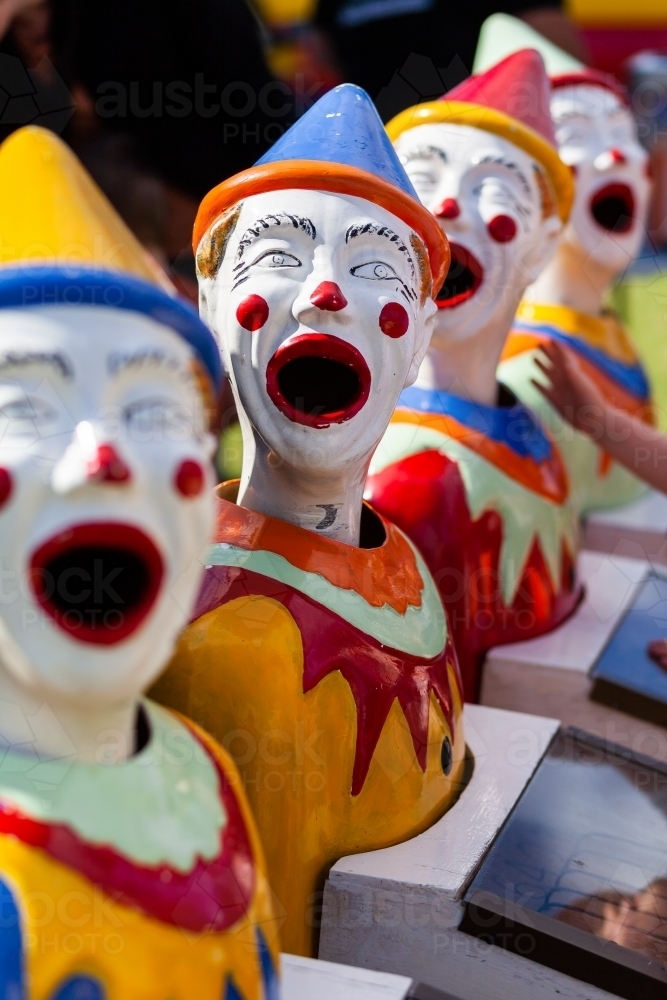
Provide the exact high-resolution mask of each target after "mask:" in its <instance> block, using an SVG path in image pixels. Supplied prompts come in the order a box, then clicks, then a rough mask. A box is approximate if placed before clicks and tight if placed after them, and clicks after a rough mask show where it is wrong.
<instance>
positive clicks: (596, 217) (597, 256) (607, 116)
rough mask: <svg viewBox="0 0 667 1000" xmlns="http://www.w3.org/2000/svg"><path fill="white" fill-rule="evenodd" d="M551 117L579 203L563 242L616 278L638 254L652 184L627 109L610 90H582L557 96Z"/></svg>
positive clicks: (565, 90)
mask: <svg viewBox="0 0 667 1000" xmlns="http://www.w3.org/2000/svg"><path fill="white" fill-rule="evenodd" d="M551 114H552V117H553V120H554V125H555V128H556V140H557V142H558V147H559V152H560V156H561V159H562V160H563V161H564V162H565V163H567V165H568V166H569V167H571V168H572V170H573V172H574V174H575V179H576V197H575V201H574V206H573V208H572V214H571V216H570V221H569V223H568V225H567V227H566V229H565V232H564V233H563V240H564V241H565V242H569V243H572V244H574V245H575V246H578V247H580V248H581V249H583V250H584V252H585V254H586V255H587V256H589V257H591V258H593V260H595V261H596V262H598V263H599V264H602V265H603V266H604V267H608V268H609V269H610V270H611V271H613V272H621V271H623V270H624V269H625V268H626V267H627V266H628V264H630V263H631V261H632V260H634V258H635V257H636V255H637V253H638V252H639V250H640V248H641V244H642V240H643V237H644V232H645V228H646V217H647V213H648V204H649V198H650V195H651V181H650V178H649V174H648V169H649V167H648V153H647V152H646V150H645V149H644V148H643V147H642V146H641V145H640V144H639V141H638V139H637V129H636V127H635V123H634V121H633V119H632V115H631V114H630V111H629V110H628V108H626V107H624V105H623V104H622V103H621V102H620V101H619V99H618V98H617V97H616V96H615V95H614V94H612V93H611V91H609V90H605V89H604V88H602V87H596V86H587V85H580V86H574V87H562V88H558V89H556V90H555V91H554V92H553V95H552V98H551Z"/></svg>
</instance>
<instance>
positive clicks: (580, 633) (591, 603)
mask: <svg viewBox="0 0 667 1000" xmlns="http://www.w3.org/2000/svg"><path fill="white" fill-rule="evenodd" d="M577 568H578V572H579V575H580V578H581V579H582V581H583V582H584V584H585V586H586V596H585V598H584V600H583V601H582V603H581V605H580V606H579V608H578V609H577V610H576V612H575V613H574V615H572V617H571V618H570V619H569V620H568V621H567V622H565V623H564V624H563V625H561V626H560V628H557V629H555V630H554V631H553V632H550V633H549V634H548V635H545V636H541V637H540V638H539V639H529V640H528V641H526V642H519V643H513V644H511V645H507V646H497V647H496V648H495V649H492V650H491V651H490V653H489V654H488V655H487V658H486V662H485V664H484V673H483V677H482V691H481V702H482V704H484V705H492V706H495V707H497V708H509V709H512V710H514V711H517V712H533V713H543V714H545V713H548V714H549V715H553V716H556V717H557V718H559V719H560V720H561V722H562V724H563V725H564V726H577V727H578V728H580V729H585V730H586V731H588V732H590V733H594V734H595V735H596V736H600V737H602V738H603V739H605V740H608V741H609V742H611V743H619V744H621V746H625V747H629V748H630V749H632V750H634V751H635V752H637V753H643V754H646V755H647V756H649V757H653V758H655V759H657V760H660V761H667V730H665V729H663V728H661V727H660V726H656V725H654V724H653V723H650V722H646V721H644V720H643V719H636V718H634V717H633V716H631V715H626V714H625V713H624V712H619V711H616V710H615V709H613V708H609V707H608V706H606V705H601V704H598V703H596V702H594V701H591V700H590V699H589V697H588V694H589V691H590V688H591V686H592V685H591V680H590V678H589V672H590V670H591V668H592V667H593V666H594V664H595V662H596V660H597V659H598V657H599V655H600V653H601V652H602V650H603V649H604V647H605V645H606V644H607V642H608V641H609V640H610V639H611V637H612V635H613V634H614V631H615V629H616V628H617V626H618V625H619V623H620V621H621V619H622V617H623V615H624V613H625V611H626V610H627V608H628V607H629V605H631V604H632V602H633V600H634V599H635V596H636V594H637V591H638V590H639V587H640V586H641V583H642V582H643V581H644V580H645V579H646V576H647V575H648V573H649V572H650V569H651V567H650V565H649V564H648V563H647V562H645V561H643V560H636V559H627V558H624V557H623V556H617V555H604V554H602V553H597V552H582V553H580V556H579V562H578V567H577Z"/></svg>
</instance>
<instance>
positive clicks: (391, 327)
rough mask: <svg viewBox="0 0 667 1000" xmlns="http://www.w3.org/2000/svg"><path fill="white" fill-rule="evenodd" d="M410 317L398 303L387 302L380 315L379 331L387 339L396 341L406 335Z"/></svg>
mask: <svg viewBox="0 0 667 1000" xmlns="http://www.w3.org/2000/svg"><path fill="white" fill-rule="evenodd" d="M409 326H410V317H409V316H408V314H407V311H406V310H405V309H404V308H403V306H402V305H401V303H400V302H387V304H386V305H384V306H382V312H381V313H380V329H381V330H382V332H383V333H384V334H385V336H387V337H393V338H394V339H397V338H398V337H402V336H403V334H404V333H407V330H408V327H409Z"/></svg>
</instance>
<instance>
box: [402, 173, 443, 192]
mask: <svg viewBox="0 0 667 1000" xmlns="http://www.w3.org/2000/svg"><path fill="white" fill-rule="evenodd" d="M406 172H407V175H408V177H409V178H410V180H411V181H412V183H413V184H414V186H415V187H416V188H422V189H423V188H434V187H435V185H436V184H437V183H438V179H437V177H434V175H433V174H431V173H428V171H426V170H408V171H406Z"/></svg>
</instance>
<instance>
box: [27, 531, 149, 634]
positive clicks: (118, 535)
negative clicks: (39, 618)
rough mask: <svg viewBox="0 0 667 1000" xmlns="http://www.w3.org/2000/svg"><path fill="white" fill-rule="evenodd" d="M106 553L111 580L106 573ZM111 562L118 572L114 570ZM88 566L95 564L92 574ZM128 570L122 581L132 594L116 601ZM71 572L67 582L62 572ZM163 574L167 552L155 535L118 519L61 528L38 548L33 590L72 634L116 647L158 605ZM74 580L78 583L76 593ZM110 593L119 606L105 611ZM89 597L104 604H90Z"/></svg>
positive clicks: (31, 573)
mask: <svg viewBox="0 0 667 1000" xmlns="http://www.w3.org/2000/svg"><path fill="white" fill-rule="evenodd" d="M105 554H106V560H107V578H106V580H105V577H104V576H103V575H102V574H103V573H104V565H103V563H102V560H103V559H104V558H105ZM97 561H99V566H100V570H99V573H100V576H99V578H98V575H97V573H98V570H97V565H96V562H97ZM110 563H111V565H112V566H114V564H115V566H114V568H115V569H117V570H118V569H119V572H117V573H114V572H113V570H112V572H111V573H109V572H108V569H109V564H110ZM87 566H92V568H93V574H92V576H91V573H90V572H89V570H88V569H86V567H87ZM123 570H125V571H126V573H127V575H126V577H125V579H124V580H123V581H122V585H123V590H124V593H125V594H126V596H129V597H131V598H132V599H131V600H129V601H124V600H122V598H121V600H120V601H117V600H116V599H115V597H118V596H119V595H118V588H120V586H121V582H120V581H118V577H119V576H120V575H122V571H123ZM68 571H69V576H68V578H67V580H66V581H65V579H64V576H63V574H67V573H68ZM163 577H164V563H163V560H162V556H161V555H160V553H159V552H158V550H157V548H156V547H155V545H154V543H153V542H152V541H151V540H150V538H149V537H148V536H147V535H146V534H144V532H143V531H141V530H140V529H139V528H135V527H133V526H132V525H129V524H119V523H115V522H108V523H104V522H100V523H89V524H81V525H75V526H74V527H72V528H68V529H66V530H65V531H61V532H60V533H59V534H57V535H55V536H54V537H53V538H50V539H48V541H46V542H44V543H43V544H42V545H40V546H39V548H38V549H36V551H35V552H34V553H33V555H32V557H31V559H30V569H29V579H30V588H31V590H32V592H33V595H34V597H35V600H36V601H37V603H38V604H39V605H40V607H41V608H42V610H43V611H45V612H46V614H48V615H49V617H50V618H51V619H52V620H53V621H54V622H55V623H56V625H57V626H58V627H59V628H60V629H62V631H63V632H65V633H67V634H68V635H69V636H70V637H71V638H73V639H77V640H79V642H85V643H90V644H92V645H96V646H111V645H115V644H116V643H118V642H121V641H122V640H123V639H127V638H128V637H129V636H130V635H132V634H133V633H134V632H136V630H137V629H138V628H139V626H140V625H141V624H142V623H143V622H144V620H145V619H146V616H147V615H148V614H149V612H150V610H151V608H152V607H153V605H154V604H155V600H156V598H157V596H158V593H159V591H160V587H161V584H162V580H163ZM109 578H111V579H109ZM70 579H71V580H73V581H75V582H74V583H73V586H75V587H79V590H78V593H76V594H73V595H72V594H71V592H70V590H69V582H70ZM117 581H118V582H117ZM87 583H91V584H92V586H90V587H88V588H87V590H88V592H89V593H88V597H86V596H85V593H86V584H87ZM128 585H129V590H128ZM63 591H64V592H65V593H63ZM105 594H106V596H107V597H110V595H111V594H114V595H115V597H114V598H113V603H114V604H115V605H116V606H115V607H113V606H112V607H107V608H106V610H105V608H104V597H105ZM82 595H84V596H82ZM91 596H92V598H93V600H92V602H90V597H91ZM67 601H69V605H70V606H68V605H67ZM86 601H89V603H90V604H91V605H95V604H98V605H99V607H94V606H88V605H85V602H86ZM84 605H85V606H84ZM120 605H123V607H122V610H121V607H120ZM87 618H88V620H86V619H87Z"/></svg>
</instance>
